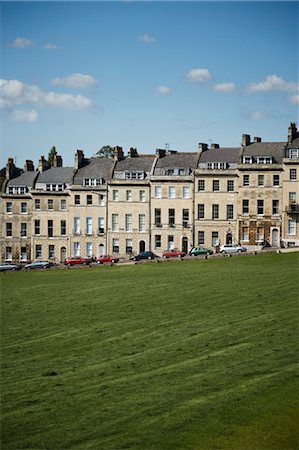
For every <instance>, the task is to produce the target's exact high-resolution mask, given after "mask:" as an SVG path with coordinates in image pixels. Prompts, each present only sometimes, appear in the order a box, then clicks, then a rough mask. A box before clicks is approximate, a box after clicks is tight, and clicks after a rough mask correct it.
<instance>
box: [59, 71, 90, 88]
mask: <svg viewBox="0 0 299 450" xmlns="http://www.w3.org/2000/svg"><path fill="white" fill-rule="evenodd" d="M51 83H52V84H53V85H54V86H65V87H69V88H79V89H80V88H81V89H85V88H89V87H91V86H94V85H96V84H97V80H96V79H95V78H93V77H92V76H91V75H86V74H82V73H73V74H72V75H68V76H67V77H57V78H53V80H51Z"/></svg>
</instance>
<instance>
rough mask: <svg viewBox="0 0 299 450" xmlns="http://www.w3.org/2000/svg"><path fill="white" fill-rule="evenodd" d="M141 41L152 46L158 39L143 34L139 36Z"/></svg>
mask: <svg viewBox="0 0 299 450" xmlns="http://www.w3.org/2000/svg"><path fill="white" fill-rule="evenodd" d="M138 39H139V41H141V42H144V43H145V44H151V43H153V42H156V39H155V38H154V37H152V36H149V35H148V34H146V33H145V34H141V35H140V36H138Z"/></svg>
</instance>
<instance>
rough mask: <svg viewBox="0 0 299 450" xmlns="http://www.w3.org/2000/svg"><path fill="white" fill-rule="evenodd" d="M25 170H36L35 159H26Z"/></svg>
mask: <svg viewBox="0 0 299 450" xmlns="http://www.w3.org/2000/svg"><path fill="white" fill-rule="evenodd" d="M24 171H25V172H34V164H33V161H31V160H30V159H26V161H25V164H24Z"/></svg>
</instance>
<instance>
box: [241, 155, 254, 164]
mask: <svg viewBox="0 0 299 450" xmlns="http://www.w3.org/2000/svg"><path fill="white" fill-rule="evenodd" d="M243 164H252V156H243Z"/></svg>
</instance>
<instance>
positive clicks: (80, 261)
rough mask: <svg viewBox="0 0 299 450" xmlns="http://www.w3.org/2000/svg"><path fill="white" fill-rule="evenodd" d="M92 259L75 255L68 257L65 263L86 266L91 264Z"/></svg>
mask: <svg viewBox="0 0 299 450" xmlns="http://www.w3.org/2000/svg"><path fill="white" fill-rule="evenodd" d="M91 263H92V260H91V259H90V258H81V256H73V257H71V258H66V259H65V260H64V264H65V265H67V266H76V265H78V264H83V265H84V266H90V264H91Z"/></svg>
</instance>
